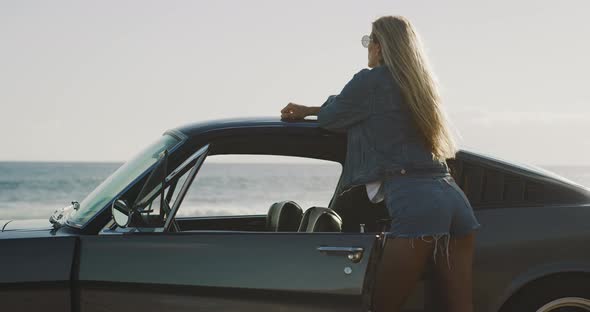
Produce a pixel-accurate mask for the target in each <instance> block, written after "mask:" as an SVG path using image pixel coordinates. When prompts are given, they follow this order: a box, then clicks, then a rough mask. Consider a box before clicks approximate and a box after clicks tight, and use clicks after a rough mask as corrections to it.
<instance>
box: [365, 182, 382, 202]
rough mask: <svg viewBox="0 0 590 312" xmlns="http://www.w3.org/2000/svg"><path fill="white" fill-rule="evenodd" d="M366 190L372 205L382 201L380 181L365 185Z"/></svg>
mask: <svg viewBox="0 0 590 312" xmlns="http://www.w3.org/2000/svg"><path fill="white" fill-rule="evenodd" d="M365 187H366V188H367V195H369V200H370V201H371V202H372V203H375V204H376V203H378V202H381V201H382V200H383V199H384V196H383V183H381V181H375V182H370V183H367V184H365Z"/></svg>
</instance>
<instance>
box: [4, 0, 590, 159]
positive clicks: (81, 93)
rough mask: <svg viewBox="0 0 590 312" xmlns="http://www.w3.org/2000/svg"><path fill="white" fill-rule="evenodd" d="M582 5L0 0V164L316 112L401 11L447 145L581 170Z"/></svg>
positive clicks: (588, 129)
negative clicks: (381, 22) (297, 106)
mask: <svg viewBox="0 0 590 312" xmlns="http://www.w3.org/2000/svg"><path fill="white" fill-rule="evenodd" d="M588 12H590V2H588V1H586V0H580V1H554V0H553V1H539V0H519V1H513V0H502V1H473V0H465V1H417V0H410V1H394V0H389V1H342V0H339V1H318V0H315V1H302V0H298V1H277V0H274V1H219V0H216V1H170V0H166V1H146V0H139V1H127V0H116V1H78V0H77V1H44V0H43V1H24V0H14V1H8V0H0V108H1V111H0V142H1V144H2V145H1V149H0V151H1V152H0V160H51V161H71V160H76V161H121V160H125V159H128V158H129V157H131V156H132V155H133V154H134V153H135V152H137V151H139V149H141V148H142V147H143V146H145V145H147V144H148V143H149V142H151V141H153V140H155V139H156V137H157V136H159V135H161V134H162V132H164V131H165V130H166V129H168V128H173V127H176V126H179V125H182V124H185V123H189V122H194V121H201V120H207V119H214V118H223V117H237V116H270V115H277V116H279V115H280V113H279V110H280V109H281V108H282V107H283V106H284V105H286V104H287V103H288V102H290V101H292V102H295V103H301V104H305V105H321V103H323V101H324V100H325V98H326V97H327V96H328V95H329V94H335V93H338V92H339V91H340V90H341V89H342V87H343V86H344V84H345V83H346V82H347V81H348V80H349V79H350V78H351V77H352V75H353V74H354V73H356V72H357V71H359V70H360V69H362V68H364V67H366V62H367V50H366V49H365V48H363V47H362V46H361V44H360V38H361V36H362V35H364V34H368V33H369V32H370V22H372V21H373V20H374V19H376V18H377V17H379V16H382V15H404V16H406V17H408V18H409V19H410V20H411V21H412V23H413V24H414V26H415V27H416V28H417V30H418V33H419V34H420V35H421V37H422V40H423V42H424V44H425V47H426V52H427V55H428V57H429V61H430V63H431V65H432V69H433V71H434V73H435V75H436V77H437V78H438V80H439V83H440V85H441V93H442V96H443V99H444V105H445V107H446V111H447V112H448V114H449V116H450V118H451V120H452V122H453V125H454V128H455V129H456V130H457V131H458V132H459V133H460V134H461V138H459V143H460V146H461V147H463V148H466V149H471V150H474V151H480V152H484V153H488V154H493V155H497V156H500V157H503V158H506V159H509V160H515V161H521V162H526V163H531V164H540V165H544V164H590V137H589V134H590V108H589V104H590V95H589V93H588V90H589V87H588V83H589V82H590V79H589V78H588V73H589V72H590V60H589V56H590V39H589V38H590V23H588V22H587V19H588Z"/></svg>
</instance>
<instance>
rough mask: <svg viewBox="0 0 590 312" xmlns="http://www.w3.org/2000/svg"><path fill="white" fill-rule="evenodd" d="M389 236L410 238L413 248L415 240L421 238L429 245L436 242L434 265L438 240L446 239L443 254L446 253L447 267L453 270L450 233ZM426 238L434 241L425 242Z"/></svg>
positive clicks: (390, 234) (433, 254) (434, 257)
mask: <svg viewBox="0 0 590 312" xmlns="http://www.w3.org/2000/svg"><path fill="white" fill-rule="evenodd" d="M387 234H388V236H392V237H394V238H409V240H408V241H409V243H410V244H411V246H412V248H415V247H414V239H415V238H420V239H421V240H422V241H425V242H427V243H432V241H434V251H433V253H432V259H433V261H434V263H436V251H437V250H438V240H439V239H441V238H443V237H444V238H445V242H444V245H443V248H442V252H444V253H445V254H446V258H447V266H448V268H449V270H450V269H451V264H450V262H449V242H450V239H451V234H450V233H449V232H442V233H431V234H393V233H387ZM424 236H432V240H425V239H424V238H425V237H424Z"/></svg>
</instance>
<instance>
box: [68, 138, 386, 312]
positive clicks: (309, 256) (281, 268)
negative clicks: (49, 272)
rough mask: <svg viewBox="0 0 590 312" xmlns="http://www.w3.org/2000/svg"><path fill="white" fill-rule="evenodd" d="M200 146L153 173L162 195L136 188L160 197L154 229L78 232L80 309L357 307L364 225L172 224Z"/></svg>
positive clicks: (374, 241)
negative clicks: (305, 228)
mask: <svg viewBox="0 0 590 312" xmlns="http://www.w3.org/2000/svg"><path fill="white" fill-rule="evenodd" d="M207 151H208V146H205V147H203V148H201V149H200V150H199V151H197V152H196V153H195V154H193V155H192V156H191V157H189V158H187V160H186V161H185V162H184V164H182V165H180V166H179V167H178V168H176V169H175V170H174V171H173V172H172V173H171V174H170V175H169V176H168V177H166V178H165V179H163V178H160V180H161V181H163V187H161V189H162V190H166V186H165V184H166V183H169V186H168V192H167V195H166V196H164V194H163V193H160V194H159V195H158V193H157V192H154V191H149V190H147V189H146V192H143V191H142V192H141V193H142V194H143V193H145V194H151V195H149V196H146V197H145V198H147V200H144V199H141V198H139V199H137V202H140V203H147V202H151V203H153V201H150V200H152V198H157V197H158V196H159V197H160V198H161V200H162V201H164V197H166V198H167V201H166V204H165V205H164V206H161V207H160V211H162V207H167V208H166V209H165V211H166V214H167V216H166V217H165V219H166V221H165V222H164V225H163V227H162V228H154V229H147V230H146V229H145V228H142V229H139V228H136V229H134V228H126V229H124V231H116V230H115V231H114V232H109V231H103V232H101V233H102V234H103V235H97V236H83V237H81V239H80V240H81V241H80V266H79V274H78V278H79V281H80V310H81V311H128V310H142V311H212V310H219V311H257V312H260V311H285V312H286V311H358V310H359V309H362V308H363V307H365V310H366V309H367V305H368V304H369V299H370V298H369V296H368V295H369V294H370V292H369V288H370V287H369V286H370V285H371V284H372V283H371V279H370V277H371V276H372V270H373V267H374V263H375V261H376V258H377V256H376V255H377V252H378V248H377V246H378V245H379V244H378V241H379V240H378V239H379V237H378V236H377V235H375V234H374V233H373V234H370V233H340V232H339V233H306V232H264V231H211V230H196V231H184V232H181V231H179V229H180V228H179V227H178V226H177V225H176V224H175V221H173V220H174V217H175V215H176V212H177V211H178V208H179V206H180V205H181V203H182V201H183V199H184V198H185V195H186V192H187V190H188V189H189V187H190V185H191V183H192V181H193V179H194V177H195V175H196V172H197V171H198V170H199V168H200V166H201V164H202V162H203V160H204V158H205V156H206V154H207ZM165 163H166V162H165V161H163V162H162V164H163V166H165ZM164 171H165V170H164ZM154 172H156V170H154ZM152 176H157V175H156V174H152ZM181 176H182V178H181ZM175 179H176V180H175ZM181 180H183V181H184V182H182V183H180V182H179V181H181ZM174 181H177V182H174ZM156 182H157V181H150V180H148V181H147V182H146V185H159V184H158V183H156ZM176 184H179V186H180V188H179V191H178V192H177V193H174V190H175V189H177V188H176ZM177 190H178V189H177ZM173 196H175V198H176V199H175V200H172V199H173ZM161 203H162V202H161ZM168 203H172V206H171V207H170V206H168ZM149 207H150V211H151V208H152V204H150V205H149ZM171 220H172V221H171ZM115 221H117V218H115ZM122 223H123V224H125V225H127V224H129V223H128V222H125V221H123V222H122ZM107 233H110V234H111V235H106V234H107Z"/></svg>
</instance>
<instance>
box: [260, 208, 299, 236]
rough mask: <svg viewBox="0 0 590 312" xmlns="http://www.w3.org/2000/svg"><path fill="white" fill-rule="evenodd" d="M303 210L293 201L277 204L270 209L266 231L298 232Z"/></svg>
mask: <svg viewBox="0 0 590 312" xmlns="http://www.w3.org/2000/svg"><path fill="white" fill-rule="evenodd" d="M302 218H303V209H301V207H300V206H299V205H297V203H295V202H294V201H291V200H285V201H281V202H276V203H274V204H272V205H271V206H270V209H268V214H267V215H266V229H267V230H268V231H270V232H297V230H298V229H299V224H300V223H301V219H302Z"/></svg>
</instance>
